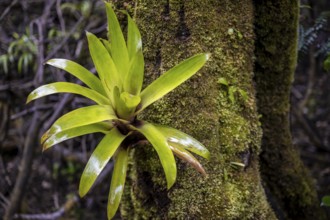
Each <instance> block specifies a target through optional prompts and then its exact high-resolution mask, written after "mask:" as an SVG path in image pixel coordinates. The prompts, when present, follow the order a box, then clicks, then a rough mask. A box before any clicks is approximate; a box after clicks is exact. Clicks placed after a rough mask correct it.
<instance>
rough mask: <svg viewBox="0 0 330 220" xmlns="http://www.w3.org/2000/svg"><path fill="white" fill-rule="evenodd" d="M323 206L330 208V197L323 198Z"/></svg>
mask: <svg viewBox="0 0 330 220" xmlns="http://www.w3.org/2000/svg"><path fill="white" fill-rule="evenodd" d="M321 206H330V196H323V198H322V203H321Z"/></svg>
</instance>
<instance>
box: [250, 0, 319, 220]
mask: <svg viewBox="0 0 330 220" xmlns="http://www.w3.org/2000/svg"><path fill="white" fill-rule="evenodd" d="M255 6H256V15H257V16H256V34H257V41H256V50H255V54H256V65H255V67H256V68H255V72H256V77H255V78H256V82H257V98H258V103H259V105H258V109H259V113H260V114H261V115H262V117H261V123H262V128H263V146H262V154H261V162H262V163H261V171H262V176H263V180H264V182H265V185H266V187H267V188H268V189H269V192H270V194H271V195H272V197H273V200H275V201H277V203H278V204H276V206H277V209H279V210H281V215H282V218H285V219H324V213H322V212H321V209H320V207H319V202H318V200H317V197H316V194H315V190H314V186H313V184H312V180H311V179H310V177H309V175H308V173H307V171H306V169H305V168H304V166H303V164H302V162H301V160H300V158H299V154H298V153H297V150H296V149H295V148H294V146H293V144H292V141H291V135H290V127H289V121H288V118H289V117H288V113H289V109H290V99H289V96H290V89H291V83H292V79H293V73H294V69H295V65H296V58H297V24H298V16H299V12H298V10H299V1H286V0H279V1H261V0H257V1H255Z"/></svg>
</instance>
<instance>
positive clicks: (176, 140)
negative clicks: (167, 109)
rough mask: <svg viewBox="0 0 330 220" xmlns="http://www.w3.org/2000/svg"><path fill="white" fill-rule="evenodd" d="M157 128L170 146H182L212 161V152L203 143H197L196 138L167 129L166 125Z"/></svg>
mask: <svg viewBox="0 0 330 220" xmlns="http://www.w3.org/2000/svg"><path fill="white" fill-rule="evenodd" d="M155 126H156V128H157V129H158V130H159V131H161V132H162V134H163V135H164V136H165V137H166V139H167V141H168V142H169V144H170V145H172V146H174V147H176V146H180V147H182V148H184V149H186V150H189V151H191V152H193V153H195V154H197V155H199V156H201V157H204V158H205V159H210V152H209V151H208V150H207V149H206V147H205V146H204V145H203V144H202V143H200V142H199V141H197V140H196V139H195V138H193V137H191V136H190V135H188V134H186V133H183V132H182V131H179V130H177V129H174V128H171V127H167V126H164V125H155Z"/></svg>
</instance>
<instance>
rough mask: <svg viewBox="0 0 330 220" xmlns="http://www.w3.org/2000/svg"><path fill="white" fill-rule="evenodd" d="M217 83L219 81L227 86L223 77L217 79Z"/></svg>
mask: <svg viewBox="0 0 330 220" xmlns="http://www.w3.org/2000/svg"><path fill="white" fill-rule="evenodd" d="M218 83H220V84H222V85H225V86H228V81H227V80H226V79H225V78H224V77H220V78H219V79H218Z"/></svg>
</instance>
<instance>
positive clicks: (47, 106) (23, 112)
mask: <svg viewBox="0 0 330 220" xmlns="http://www.w3.org/2000/svg"><path fill="white" fill-rule="evenodd" d="M53 107H54V106H53V104H48V105H41V106H33V107H31V108H29V109H25V110H23V111H21V112H19V113H16V114H14V115H12V116H10V120H15V119H17V118H20V117H23V116H24V115H27V114H29V113H32V112H35V111H38V110H45V109H49V108H53Z"/></svg>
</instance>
